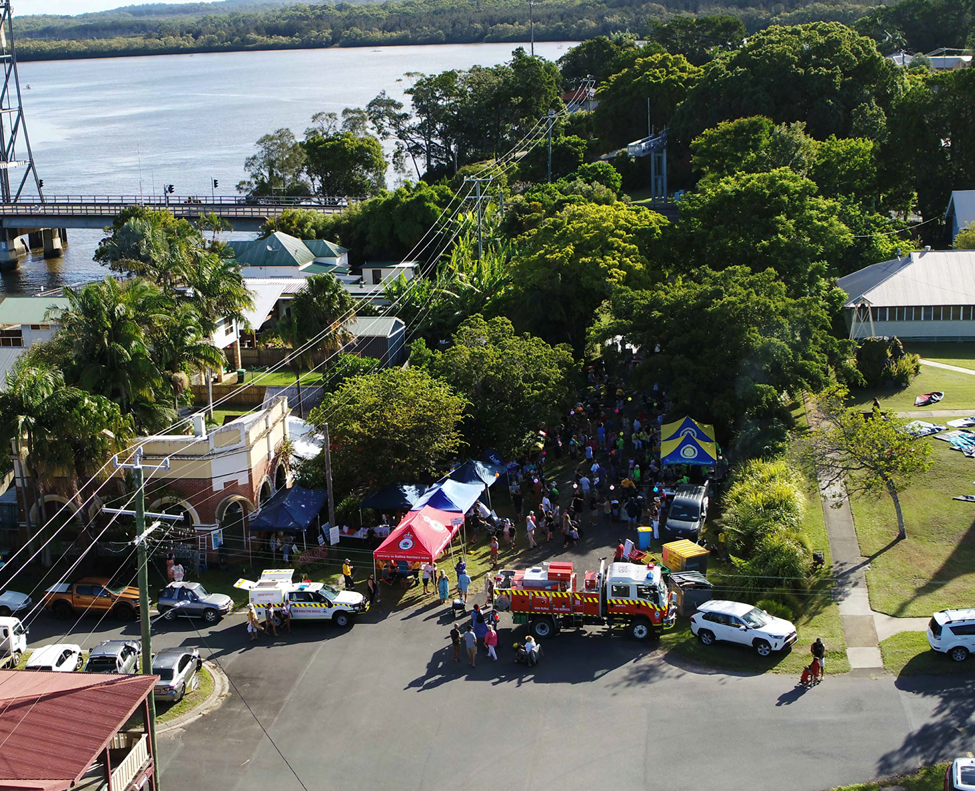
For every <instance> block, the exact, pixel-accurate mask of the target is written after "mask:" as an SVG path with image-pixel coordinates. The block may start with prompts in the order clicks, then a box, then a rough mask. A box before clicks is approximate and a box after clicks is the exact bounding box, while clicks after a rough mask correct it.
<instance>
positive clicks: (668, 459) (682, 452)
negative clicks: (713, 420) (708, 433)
mask: <svg viewBox="0 0 975 791" xmlns="http://www.w3.org/2000/svg"><path fill="white" fill-rule="evenodd" d="M717 459H718V453H717V448H716V446H715V444H714V443H713V442H705V441H703V440H698V439H696V438H695V437H694V436H693V435H692V434H689V433H688V434H684V435H683V436H680V435H677V436H675V437H674V439H671V440H664V441H663V442H661V443H660V463H661V464H701V465H704V466H711V465H712V464H714V463H715V462H717Z"/></svg>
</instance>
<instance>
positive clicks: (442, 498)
mask: <svg viewBox="0 0 975 791" xmlns="http://www.w3.org/2000/svg"><path fill="white" fill-rule="evenodd" d="M483 491H484V484H483V483H461V482H460V481H452V480H450V479H447V480H445V481H441V482H440V483H437V484H434V485H433V486H431V487H430V488H429V489H427V491H426V493H425V494H424V495H423V497H421V498H420V499H419V500H417V501H416V502H415V503H414V504H413V507H412V508H411V509H410V510H411V511H419V510H420V509H421V508H423V506H425V505H429V506H430V507H431V508H436V509H437V510H438V511H453V512H456V513H461V514H464V513H467V511H468V510H469V509H470V507H471V506H472V505H474V503H476V502H477V499H478V498H479V497H480V496H481V492H483Z"/></svg>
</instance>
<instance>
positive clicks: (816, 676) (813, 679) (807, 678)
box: [799, 659, 823, 687]
mask: <svg viewBox="0 0 975 791" xmlns="http://www.w3.org/2000/svg"><path fill="white" fill-rule="evenodd" d="M822 680H823V671H822V665H820V663H819V659H813V661H812V664H810V665H809V667H805V668H803V670H802V676H800V678H799V684H800V686H803V687H812V686H815V685H816V684H818V683H819V682H820V681H822Z"/></svg>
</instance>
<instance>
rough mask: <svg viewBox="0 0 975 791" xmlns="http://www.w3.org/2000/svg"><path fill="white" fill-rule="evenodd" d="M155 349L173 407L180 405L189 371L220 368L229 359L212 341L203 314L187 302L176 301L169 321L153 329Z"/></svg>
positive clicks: (201, 371)
mask: <svg viewBox="0 0 975 791" xmlns="http://www.w3.org/2000/svg"><path fill="white" fill-rule="evenodd" d="M152 352H153V356H154V358H155V360H156V364H157V365H158V366H159V368H160V369H161V370H162V371H163V372H165V377H164V378H167V379H168V381H169V385H170V387H171V388H172V390H173V408H174V409H179V397H180V395H182V393H184V392H185V391H186V389H187V386H188V384H189V381H188V378H187V374H190V373H203V372H204V371H207V370H209V369H210V368H219V367H220V366H222V365H223V364H224V361H225V359H226V358H225V357H224V355H223V352H222V351H221V350H220V349H218V348H216V347H215V346H213V345H212V344H211V343H210V341H209V339H208V337H207V335H206V334H205V333H204V331H203V322H202V321H201V319H200V315H199V314H198V313H197V312H196V308H195V307H193V305H191V304H190V303H188V302H180V303H178V304H177V305H175V306H174V307H173V310H172V313H171V314H170V315H169V317H168V319H167V320H166V322H165V323H164V324H163V325H162V326H160V327H159V328H158V331H157V332H155V333H154V335H153V337H152Z"/></svg>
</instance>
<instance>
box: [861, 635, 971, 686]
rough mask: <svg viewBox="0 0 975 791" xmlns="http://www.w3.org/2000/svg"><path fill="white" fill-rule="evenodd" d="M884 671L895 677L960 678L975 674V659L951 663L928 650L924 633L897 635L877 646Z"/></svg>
mask: <svg viewBox="0 0 975 791" xmlns="http://www.w3.org/2000/svg"><path fill="white" fill-rule="evenodd" d="M880 653H881V655H882V656H883V658H884V669H885V670H887V671H888V672H890V673H893V674H895V675H898V676H964V675H971V674H972V673H973V672H975V660H971V659H970V660H969V661H966V662H954V661H952V660H951V659H950V658H949V657H947V656H945V655H944V654H939V653H938V652H937V651H932V650H931V647H930V646H929V645H928V638H927V635H925V634H924V632H901V633H900V634H895V635H894V636H893V637H888V638H887V639H886V640H884V641H882V642H881V643H880Z"/></svg>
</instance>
